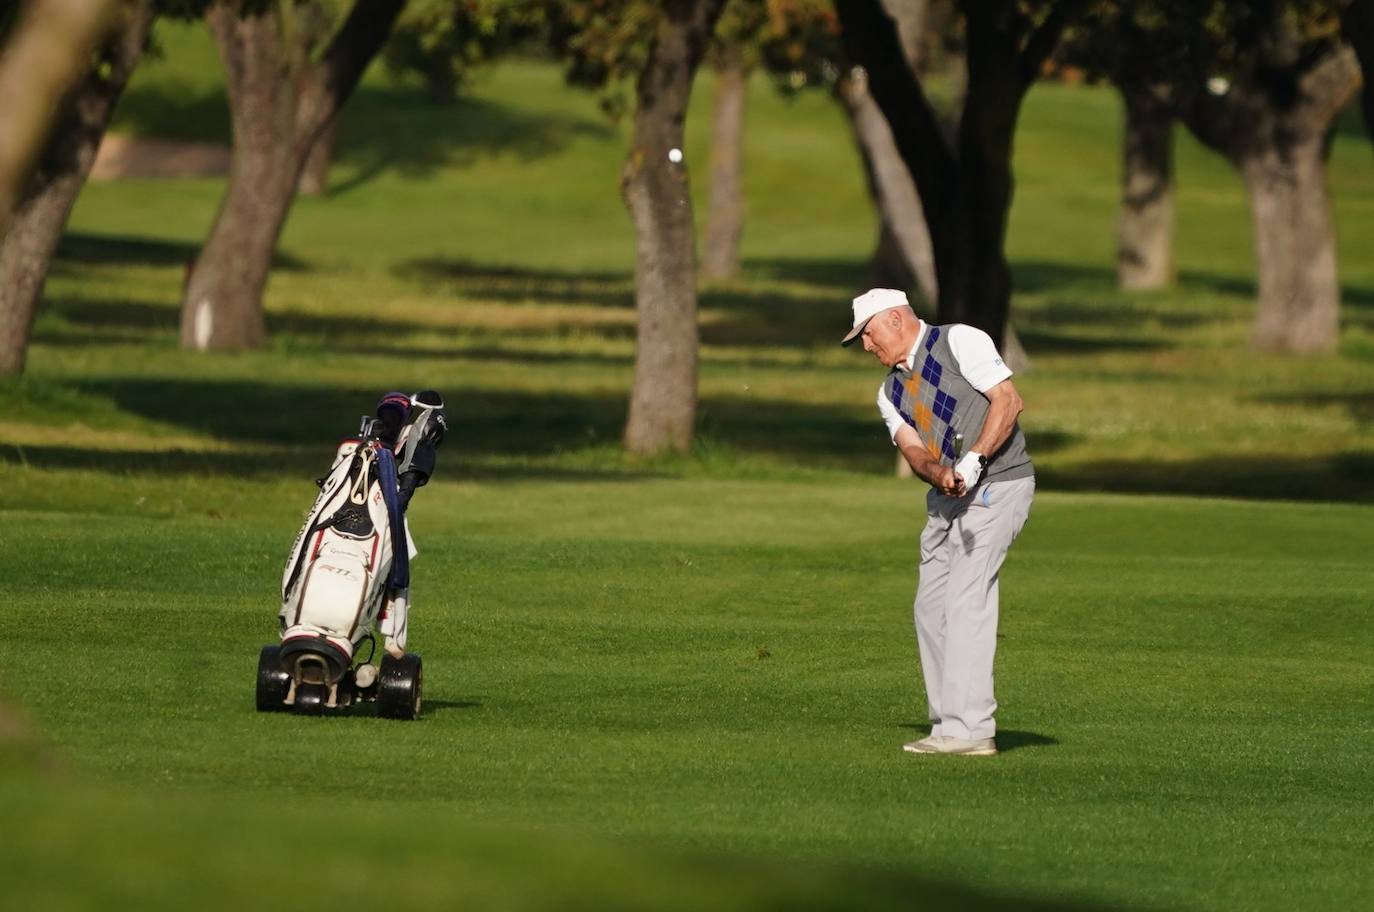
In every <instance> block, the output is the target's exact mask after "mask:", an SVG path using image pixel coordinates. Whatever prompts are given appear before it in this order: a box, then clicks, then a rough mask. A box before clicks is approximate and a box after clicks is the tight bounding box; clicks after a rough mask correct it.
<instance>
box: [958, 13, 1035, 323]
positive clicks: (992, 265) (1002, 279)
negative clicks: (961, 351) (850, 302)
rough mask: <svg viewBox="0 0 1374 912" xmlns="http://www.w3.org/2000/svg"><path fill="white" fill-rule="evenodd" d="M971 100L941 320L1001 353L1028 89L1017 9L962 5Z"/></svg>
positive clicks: (962, 130)
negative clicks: (1019, 124)
mask: <svg viewBox="0 0 1374 912" xmlns="http://www.w3.org/2000/svg"><path fill="white" fill-rule="evenodd" d="M965 17H966V21H967V23H968V26H967V34H968V38H967V44H968V95H967V97H966V99H965V102H964V110H963V115H962V116H961V118H960V121H959V196H960V199H961V202H962V205H961V206H960V216H961V218H960V219H959V220H960V221H962V222H964V223H965V226H964V228H963V230H957V229H956V237H957V238H958V240H959V241H960V242H961V245H962V249H961V250H958V251H956V252H955V254H954V257H955V259H954V262H953V263H951V264H950V265H949V266H948V267H947V269H946V270H942V272H943V271H948V272H951V273H954V274H956V275H957V276H958V280H957V281H955V282H951V283H949V285H946V283H945V281H944V279H943V277H942V279H941V292H942V294H941V297H940V321H941V322H943V323H967V324H969V325H971V326H976V327H978V328H979V329H981V330H983V331H984V332H986V333H987V334H988V335H989V336H991V337H992V341H993V342H994V343H996V345H997V347H998V349H999V350H1001V349H1003V343H1004V341H1005V338H1004V337H1005V335H1006V328H1007V317H1008V315H1009V313H1010V309H1011V267H1010V266H1009V265H1008V263H1007V257H1006V242H1007V216H1008V214H1009V213H1010V211H1011V201H1012V193H1013V190H1014V182H1013V178H1012V169H1011V158H1012V137H1013V135H1014V134H1015V132H1016V120H1017V117H1018V116H1019V115H1020V113H1021V101H1022V99H1024V97H1025V89H1026V87H1027V86H1028V85H1029V84H1028V83H1023V80H1022V74H1021V60H1020V59H1019V47H1018V46H1019V43H1020V35H1019V34H1018V31H1017V28H1016V25H1015V8H1014V5H1013V4H984V3H980V2H972V3H969V4H966V6H965Z"/></svg>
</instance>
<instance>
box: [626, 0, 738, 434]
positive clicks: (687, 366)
mask: <svg viewBox="0 0 1374 912" xmlns="http://www.w3.org/2000/svg"><path fill="white" fill-rule="evenodd" d="M723 5H724V0H674V2H668V3H667V4H665V6H666V9H665V10H664V11H663V13H662V14H661V18H660V22H659V26H658V31H657V34H656V36H655V39H654V44H653V47H652V48H651V49H650V51H649V58H648V61H647V62H646V63H645V66H644V71H643V72H642V73H641V74H640V78H639V83H638V86H637V88H636V105H635V120H634V138H633V145H632V147H631V149H630V154H629V156H628V158H627V159H626V162H625V168H624V171H623V173H622V176H621V192H622V194H623V195H624V198H625V205H626V208H628V210H629V213H630V219H631V221H632V222H633V223H634V229H635V311H636V316H637V328H636V333H635V370H634V388H633V390H632V391H631V393H630V409H629V419H628V421H627V422H626V425H625V447H626V449H628V450H629V451H630V452H631V453H633V454H636V455H648V454H652V453H658V452H662V451H664V450H677V451H686V450H687V449H689V448H690V447H691V445H692V433H693V430H694V427H695V423H696V409H697V346H698V342H699V337H698V333H697V293H696V262H695V260H696V257H695V255H694V243H695V236H694V235H695V226H694V225H693V222H692V197H691V194H690V192H689V188H688V175H687V163H686V161H684V160H683V159H682V157H681V149H682V145H683V125H684V122H685V120H686V116H687V102H688V99H689V97H690V96H691V91H692V79H693V77H694V76H695V75H696V70H697V66H698V64H700V62H701V57H702V54H703V53H704V51H705V47H706V42H707V40H708V39H709V37H710V34H711V31H712V29H714V27H715V22H716V19H717V18H718V17H719V15H720V10H721V7H722V6H723ZM670 152H672V153H674V154H673V155H672V156H671V157H670V154H669V153H670ZM673 159H677V160H676V161H674V160H673Z"/></svg>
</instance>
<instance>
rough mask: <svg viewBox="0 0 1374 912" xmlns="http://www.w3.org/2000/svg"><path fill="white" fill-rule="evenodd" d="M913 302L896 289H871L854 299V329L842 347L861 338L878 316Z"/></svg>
mask: <svg viewBox="0 0 1374 912" xmlns="http://www.w3.org/2000/svg"><path fill="white" fill-rule="evenodd" d="M910 306H911V302H910V301H908V300H907V299H906V292H904V291H898V290H897V289H895V288H871V289H869V290H868V291H865V292H864V293H863V294H861V295H859V296H858V297H857V298H855V299H854V328H853V329H851V330H850V331H849V335H847V336H845V337H844V341H843V342H841V343H840V344H841V345H848V344H849V343H850V342H853V341H854V340H855V339H857V338H859V333H861V332H863V331H864V326H866V325H867V324H868V321H869V320H872V319H873V318H874V317H876V316H877V315H878V314H880V313H882V312H883V311H885V310H891V309H892V308H894V307H910Z"/></svg>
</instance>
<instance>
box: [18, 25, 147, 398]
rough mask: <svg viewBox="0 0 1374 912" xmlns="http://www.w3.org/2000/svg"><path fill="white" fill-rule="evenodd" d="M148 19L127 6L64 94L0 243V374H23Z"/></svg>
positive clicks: (140, 51) (144, 38)
mask: <svg viewBox="0 0 1374 912" xmlns="http://www.w3.org/2000/svg"><path fill="white" fill-rule="evenodd" d="M153 18H154V12H153V5H152V2H151V0H144V2H140V3H137V4H135V5H134V6H133V7H132V8H130V9H129V10H128V11H127V13H126V15H125V16H124V19H123V21H122V23H121V25H120V28H119V31H118V32H117V33H116V34H114V35H113V36H111V40H110V41H109V43H108V44H107V46H106V47H105V49H104V50H103V51H102V53H101V60H100V62H99V63H98V64H97V66H95V67H94V68H93V69H92V70H91V71H90V72H88V73H87V75H86V76H85V77H84V78H83V79H82V80H81V82H79V83H78V84H77V85H76V87H75V88H74V89H73V90H72V92H71V94H70V95H69V96H68V98H67V100H66V102H65V103H64V104H63V106H62V109H61V111H60V113H59V114H58V119H57V122H56V123H55V124H54V126H53V130H52V134H51V137H50V139H49V140H48V146H47V148H46V149H45V150H44V151H43V153H42V157H41V159H40V161H39V163H38V168H37V170H36V171H35V173H34V174H33V175H32V176H31V177H30V179H29V181H28V183H27V185H26V187H25V191H24V194H23V197H22V198H21V199H20V201H19V204H18V206H16V208H15V210H14V213H13V215H12V216H11V219H10V222H9V226H8V230H7V231H6V232H5V235H4V238H3V240H0V376H7V375H17V374H20V373H23V370H24V365H25V362H26V361H27V357H28V347H29V338H30V336H31V334H32V331H33V320H34V315H35V314H36V313H37V310H38V301H39V299H40V298H41V297H42V294H43V286H44V284H45V282H46V281H47V277H48V269H49V266H50V265H51V263H52V257H53V254H54V253H55V252H56V250H57V245H58V242H59V241H61V239H62V231H63V228H64V227H65V226H66V224H67V217H68V216H69V215H70V214H71V210H72V205H73V204H74V203H75V202H76V197H77V194H78V193H80V191H81V187H82V185H83V184H84V183H85V182H86V176H87V174H89V173H90V170H91V165H92V164H94V162H95V153H96V149H97V148H99V146H100V140H101V137H103V136H104V135H105V128H106V127H107V126H108V125H109V121H110V115H111V113H113V111H114V107H115V103H116V102H117V101H118V100H119V96H120V95H121V94H122V93H123V91H124V87H125V86H126V85H127V84H128V81H129V76H130V75H131V74H132V73H133V71H134V68H135V67H136V66H137V65H138V61H139V59H140V58H141V57H142V56H143V52H144V50H145V49H146V48H147V45H148V33H149V29H150V28H151V27H152V23H153Z"/></svg>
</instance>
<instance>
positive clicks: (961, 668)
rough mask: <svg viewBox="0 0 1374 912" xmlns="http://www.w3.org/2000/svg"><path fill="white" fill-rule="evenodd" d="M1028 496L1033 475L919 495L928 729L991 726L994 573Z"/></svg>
mask: <svg viewBox="0 0 1374 912" xmlns="http://www.w3.org/2000/svg"><path fill="white" fill-rule="evenodd" d="M1034 496H1035V479H1034V478H1018V479H1016V480H1014V481H992V482H987V483H984V484H982V485H979V486H977V487H975V488H974V489H973V491H972V492H971V493H970V494H968V495H966V496H964V497H946V496H944V495H943V494H940V493H939V492H937V491H935V490H934V489H932V490H931V492H930V493H929V494H928V495H927V496H926V527H925V531H923V532H922V533H921V578H920V582H919V584H918V585H917V587H916V607H915V612H916V643H917V646H918V647H919V648H920V651H921V673H922V675H923V677H924V678H925V685H926V703H927V707H928V710H929V713H930V722H931V726H932V728H931V732H930V733H931V734H932V735H952V736H954V737H956V738H967V739H970V740H979V739H982V738H991V737H993V736H994V735H995V734H996V733H997V724H996V722H994V721H993V718H992V714H993V712H995V711H996V709H997V700H996V699H994V698H993V695H992V660H993V655H994V654H995V653H996V651H997V573H998V571H999V570H1001V568H1002V561H1003V560H1005V559H1006V556H1007V549H1008V548H1010V547H1011V543H1012V542H1013V541H1014V540H1015V539H1016V536H1017V535H1018V534H1020V532H1021V527H1022V526H1024V525H1025V524H1026V518H1027V517H1028V516H1029V515H1030V507H1031V500H1032V498H1034Z"/></svg>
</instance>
